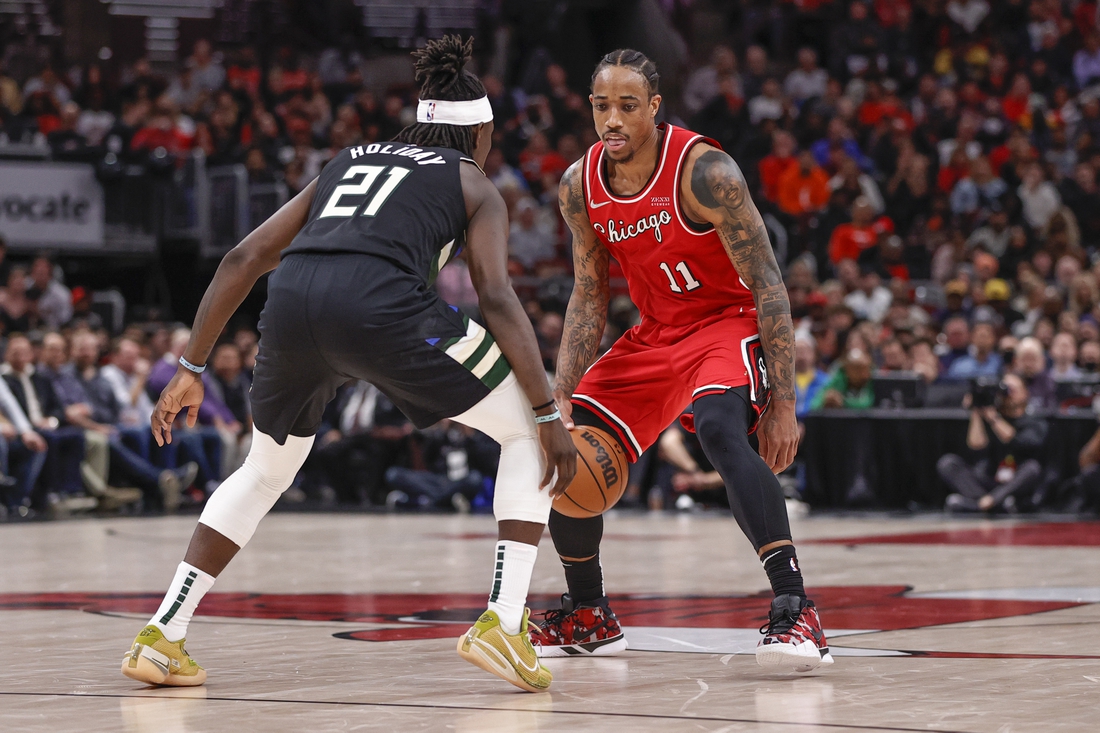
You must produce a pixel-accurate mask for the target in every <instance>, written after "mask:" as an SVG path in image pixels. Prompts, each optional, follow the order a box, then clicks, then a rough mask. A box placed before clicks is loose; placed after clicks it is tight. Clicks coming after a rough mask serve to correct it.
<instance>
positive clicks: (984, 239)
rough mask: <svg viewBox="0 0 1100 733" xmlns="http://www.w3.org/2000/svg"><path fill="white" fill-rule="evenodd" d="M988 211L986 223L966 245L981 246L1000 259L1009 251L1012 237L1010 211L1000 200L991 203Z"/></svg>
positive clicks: (968, 246)
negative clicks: (1009, 225)
mask: <svg viewBox="0 0 1100 733" xmlns="http://www.w3.org/2000/svg"><path fill="white" fill-rule="evenodd" d="M959 185H960V186H961V185H962V184H959ZM956 190H958V189H957V188H956ZM987 211H988V212H989V213H988V216H987V217H986V222H985V224H984V225H983V226H980V227H978V228H977V229H975V230H974V233H973V234H971V235H970V237H969V238H968V239H967V240H966V247H967V249H976V248H978V247H981V248H982V249H983V250H985V251H986V252H988V253H989V254H991V255H993V256H994V257H996V258H998V259H1000V258H1001V257H1003V256H1004V254H1005V252H1007V251H1008V244H1009V242H1010V241H1011V238H1012V232H1011V230H1010V229H1009V227H1008V213H1007V212H1006V211H1005V210H1004V207H1002V206H1001V204H1000V203H999V202H993V203H991V204H990V205H989V207H988V209H987Z"/></svg>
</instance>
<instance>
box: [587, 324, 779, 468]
mask: <svg viewBox="0 0 1100 733" xmlns="http://www.w3.org/2000/svg"><path fill="white" fill-rule="evenodd" d="M661 335H662V334H661V332H660V331H658V332H656V334H654V332H653V330H652V329H650V330H649V333H647V334H646V335H645V337H643V336H642V335H641V333H640V331H639V327H637V326H635V327H634V328H632V329H630V330H629V331H627V332H626V333H625V334H623V336H622V338H620V339H619V340H618V341H616V342H615V344H614V346H612V347H611V348H610V349H609V350H608V351H607V353H606V354H604V355H603V356H602V357H600V358H599V359H598V360H597V361H596V363H595V364H593V365H592V367H591V368H590V369H589V370H588V372H587V373H585V375H584V378H582V379H581V382H580V384H579V385H577V389H576V391H575V392H574V394H573V403H574V404H577V405H583V406H584V407H586V408H587V409H589V410H591V411H592V412H594V413H595V414H596V415H598V416H599V417H601V418H602V419H603V420H604V421H605V422H606V423H607V424H608V427H610V428H611V429H612V431H613V432H614V433H615V434H616V435H617V436H618V438H619V440H620V442H622V444H623V447H624V448H626V451H627V454H628V455H629V456H630V460H631V461H632V462H633V461H636V460H638V456H639V455H641V454H642V452H643V451H644V450H646V449H647V448H649V447H650V446H651V445H653V444H654V443H655V442H656V441H657V438H658V437H660V435H661V433H662V432H663V431H664V430H665V428H667V427H668V426H669V425H671V424H672V423H673V421H675V420H676V419H677V418H679V417H680V415H681V414H682V413H683V411H684V410H685V409H686V408H687V406H688V405H689V404H691V403H692V402H693V401H694V400H696V399H698V398H699V397H702V396H704V395H708V394H720V393H722V392H725V391H726V390H729V389H732V388H734V387H742V386H744V385H748V387H749V396H750V399H751V400H752V403H753V407H754V408H755V410H756V414H757V416H759V415H760V414H761V413H763V411H764V410H765V409H766V408H767V405H768V399H769V397H770V391H769V389H768V378H767V368H766V366H765V361H764V353H763V350H762V349H761V347H760V335H759V332H758V328H757V322H756V318H755V313H754V314H753V316H752V317H732V318H725V319H722V320H720V321H716V322H714V323H712V324H709V325H707V326H704V327H703V328H701V329H699V330H698V331H694V332H692V333H689V334H688V335H686V336H683V337H681V338H679V339H677V340H672V339H667V340H663V339H661V338H660V337H661ZM685 418H686V419H685V420H684V425H685V426H686V427H688V429H692V422H691V419H690V416H687V415H685ZM754 429H755V424H754Z"/></svg>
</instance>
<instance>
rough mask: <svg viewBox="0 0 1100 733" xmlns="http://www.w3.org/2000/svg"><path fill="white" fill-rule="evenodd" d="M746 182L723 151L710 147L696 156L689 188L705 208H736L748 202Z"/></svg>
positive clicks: (733, 209)
mask: <svg viewBox="0 0 1100 733" xmlns="http://www.w3.org/2000/svg"><path fill="white" fill-rule="evenodd" d="M747 189H748V184H747V182H746V181H745V176H744V174H743V173H741V169H740V168H738V167H737V163H735V162H734V161H733V158H731V157H730V156H729V155H727V154H726V153H723V152H722V151H721V150H716V149H714V148H711V149H710V150H707V151H706V152H704V153H703V154H702V155H700V156H699V157H698V158H697V159H696V160H695V165H694V166H693V167H692V169H691V192H692V194H693V195H694V196H695V199H696V200H697V201H698V202H699V205H700V206H702V207H704V208H707V209H728V210H730V211H736V210H739V209H741V208H742V207H743V206H745V204H746V203H747V201H748V200H749V199H748V191H747Z"/></svg>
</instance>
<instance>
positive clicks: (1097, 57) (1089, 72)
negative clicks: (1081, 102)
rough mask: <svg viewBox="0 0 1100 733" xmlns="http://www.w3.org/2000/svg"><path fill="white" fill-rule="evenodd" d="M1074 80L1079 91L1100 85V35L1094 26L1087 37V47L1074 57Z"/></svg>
mask: <svg viewBox="0 0 1100 733" xmlns="http://www.w3.org/2000/svg"><path fill="white" fill-rule="evenodd" d="M1073 78H1074V80H1076V82H1077V88H1078V89H1087V88H1088V87H1091V86H1093V85H1094V84H1098V83H1100V34H1097V32H1096V26H1095V24H1094V25H1093V29H1092V32H1091V33H1089V34H1088V35H1086V36H1085V47H1084V48H1082V49H1079V50H1078V51H1077V53H1075V54H1074V55H1073Z"/></svg>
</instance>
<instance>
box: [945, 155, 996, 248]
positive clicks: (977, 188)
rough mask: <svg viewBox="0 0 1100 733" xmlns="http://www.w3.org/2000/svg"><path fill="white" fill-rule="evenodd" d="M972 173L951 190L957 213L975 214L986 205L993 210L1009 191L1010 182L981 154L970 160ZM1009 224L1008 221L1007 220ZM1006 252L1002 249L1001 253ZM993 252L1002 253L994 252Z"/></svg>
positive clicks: (953, 209) (952, 209) (954, 209)
mask: <svg viewBox="0 0 1100 733" xmlns="http://www.w3.org/2000/svg"><path fill="white" fill-rule="evenodd" d="M969 168H970V174H969V175H968V176H967V177H965V178H963V179H962V180H960V181H959V182H958V183H957V184H955V187H954V188H953V189H952V190H951V211H952V212H954V213H956V214H974V213H976V212H977V211H978V210H979V209H980V208H983V207H985V208H986V209H988V210H990V211H992V210H993V207H994V206H996V207H997V208H998V210H999V209H1000V208H1001V202H1002V200H1003V197H1004V195H1005V194H1006V193H1008V184H1007V183H1005V182H1004V180H1003V179H1001V178H1000V177H998V176H997V175H996V174H995V173H994V172H993V167H992V166H991V165H990V164H989V159H988V158H986V157H985V156H979V157H977V158H976V159H974V160H973V161H971V162H970V166H969ZM1006 224H1007V222H1006ZM1003 253H1004V250H1003V249H1002V251H1001V254H1003ZM992 254H994V255H997V256H998V257H999V256H1000V254H998V253H997V252H993V253H992Z"/></svg>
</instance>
